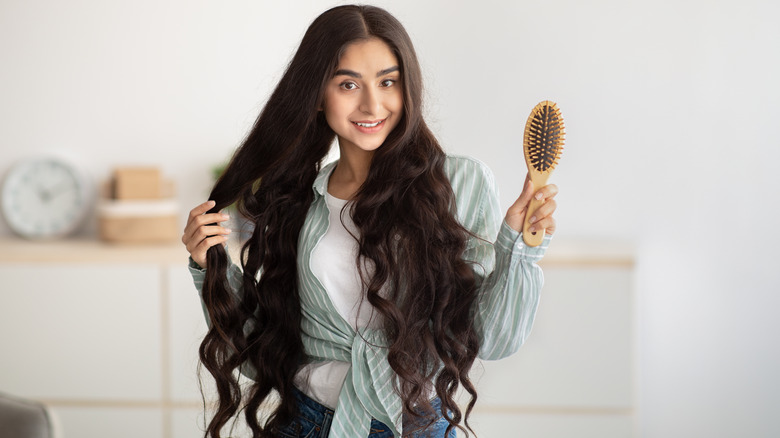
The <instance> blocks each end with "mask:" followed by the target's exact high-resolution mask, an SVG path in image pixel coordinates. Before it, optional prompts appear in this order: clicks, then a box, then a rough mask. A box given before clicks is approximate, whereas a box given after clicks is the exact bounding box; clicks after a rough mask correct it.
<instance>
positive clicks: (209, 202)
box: [206, 199, 217, 207]
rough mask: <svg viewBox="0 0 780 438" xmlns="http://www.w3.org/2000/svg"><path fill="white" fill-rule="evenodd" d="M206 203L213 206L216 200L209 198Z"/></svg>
mask: <svg viewBox="0 0 780 438" xmlns="http://www.w3.org/2000/svg"><path fill="white" fill-rule="evenodd" d="M206 205H210V206H212V207H213V206H215V205H217V202H216V201H213V200H211V199H209V200H208V201H207V202H206Z"/></svg>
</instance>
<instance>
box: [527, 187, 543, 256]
mask: <svg viewBox="0 0 780 438" xmlns="http://www.w3.org/2000/svg"><path fill="white" fill-rule="evenodd" d="M546 176H547V175H540V174H531V181H532V182H533V184H534V190H539V189H541V188H542V187H544V186H545V185H547V177H546ZM544 202H545V201H544V199H542V200H541V201H540V200H538V199H536V198H535V197H534V198H531V201H530V202H529V203H528V207H527V208H526V210H525V221H523V241H524V242H525V244H526V245H528V246H539V245H541V244H542V240H544V235H545V233H546V229H544V228H539V226H538V225H537V226H536V227H535V228H536V229H535V230H534V231H533V232H532V231H530V230H529V228H530V227H531V222H530V220H531V218H532V217H534V216H535V215H536V210H538V209H539V207H541V206H542V205H544Z"/></svg>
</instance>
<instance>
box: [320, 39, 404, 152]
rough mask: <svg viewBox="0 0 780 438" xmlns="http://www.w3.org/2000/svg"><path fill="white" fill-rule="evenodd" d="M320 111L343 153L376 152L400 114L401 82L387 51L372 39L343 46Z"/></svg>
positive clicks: (384, 45) (392, 56)
mask: <svg viewBox="0 0 780 438" xmlns="http://www.w3.org/2000/svg"><path fill="white" fill-rule="evenodd" d="M322 110H323V111H324V112H325V118H326V120H327V121H328V125H329V126H330V127H331V129H333V131H334V132H335V133H336V135H338V138H339V145H340V146H341V150H342V154H343V153H354V152H360V151H366V152H371V151H374V150H376V149H377V148H378V147H379V146H381V145H382V143H383V142H384V141H385V139H386V138H387V136H388V134H390V132H391V131H392V130H393V128H395V127H396V125H398V121H399V120H400V119H401V116H402V114H403V82H402V78H401V72H400V70H399V66H398V59H396V57H395V55H394V54H393V52H392V50H391V49H390V47H389V46H388V45H387V44H386V43H385V42H384V41H382V40H380V39H377V38H372V39H369V40H365V41H360V42H355V43H352V44H350V45H348V46H347V48H346V50H345V52H344V54H343V55H342V57H341V59H339V63H338V67H337V68H336V74H335V76H334V77H333V79H331V80H330V82H329V83H328V85H327V87H326V89H325V97H324V102H323V104H322Z"/></svg>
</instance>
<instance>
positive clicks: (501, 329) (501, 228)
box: [463, 165, 552, 360]
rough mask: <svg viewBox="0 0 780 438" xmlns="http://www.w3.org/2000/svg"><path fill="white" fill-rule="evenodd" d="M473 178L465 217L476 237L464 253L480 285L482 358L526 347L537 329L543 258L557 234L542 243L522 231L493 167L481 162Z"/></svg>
mask: <svg viewBox="0 0 780 438" xmlns="http://www.w3.org/2000/svg"><path fill="white" fill-rule="evenodd" d="M476 174H478V175H479V178H473V181H474V182H473V183H472V184H476V185H477V186H478V188H476V189H475V188H472V190H471V193H472V196H471V198H472V200H471V202H470V203H469V202H466V204H467V205H470V208H469V209H468V210H469V211H467V212H465V213H466V214H465V215H464V216H465V220H466V221H465V223H464V224H463V225H464V226H465V227H466V228H467V229H469V230H470V231H471V232H472V233H473V234H474V235H475V237H472V238H471V239H470V241H469V244H468V246H467V249H466V252H465V254H464V258H465V259H466V260H468V261H470V262H471V263H472V267H473V270H474V274H475V277H476V282H477V287H478V297H477V302H476V303H475V308H474V325H475V328H476V330H477V334H478V336H479V338H480V342H481V345H480V350H479V357H480V358H481V359H488V360H493V359H501V358H503V357H507V356H509V355H511V354H513V353H515V352H517V350H519V349H520V346H521V345H522V344H523V342H525V339H526V338H527V337H528V335H529V333H530V332H531V327H532V326H533V322H534V317H535V315H536V309H537V307H538V305H539V294H540V292H541V289H542V284H543V283H544V276H543V274H542V269H541V268H540V267H539V266H538V265H537V262H538V261H539V260H541V258H542V257H543V256H544V253H545V251H546V250H547V246H548V245H549V243H550V239H551V237H552V236H550V235H546V236H545V237H544V240H543V241H542V244H541V245H540V246H538V247H530V246H527V245H526V244H525V242H524V241H523V238H522V233H520V232H517V231H515V230H514V229H512V228H511V227H510V226H509V225H508V224H507V223H506V221H504V220H503V213H502V211H501V207H500V205H499V201H498V190H497V188H496V184H495V178H494V177H493V174H492V172H490V170H489V169H488V168H487V167H486V166H485V165H481V166H480V168H479V171H478V172H476Z"/></svg>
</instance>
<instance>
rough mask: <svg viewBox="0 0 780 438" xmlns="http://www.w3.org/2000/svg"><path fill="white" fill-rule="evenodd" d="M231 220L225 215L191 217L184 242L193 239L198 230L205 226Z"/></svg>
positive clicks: (185, 230)
mask: <svg viewBox="0 0 780 438" xmlns="http://www.w3.org/2000/svg"><path fill="white" fill-rule="evenodd" d="M229 219H230V216H228V215H227V214H224V213H209V214H201V215H199V216H194V217H191V218H190V219H189V220H188V221H187V225H186V226H185V227H184V234H183V236H182V241H185V240H189V239H191V238H192V236H193V235H194V234H195V233H196V232H197V230H198V229H199V228H200V227H202V226H204V225H208V224H214V223H220V222H225V221H227V220H229Z"/></svg>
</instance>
